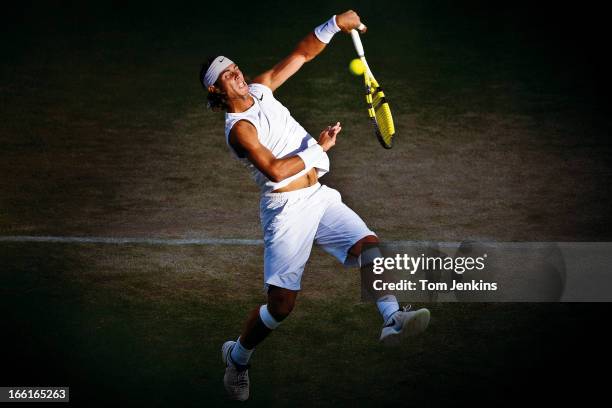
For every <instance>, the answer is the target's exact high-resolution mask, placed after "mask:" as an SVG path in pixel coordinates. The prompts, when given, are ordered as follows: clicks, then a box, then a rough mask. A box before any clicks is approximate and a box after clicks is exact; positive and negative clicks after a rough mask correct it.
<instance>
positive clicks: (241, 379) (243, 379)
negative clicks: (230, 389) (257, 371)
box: [236, 369, 249, 387]
mask: <svg viewBox="0 0 612 408" xmlns="http://www.w3.org/2000/svg"><path fill="white" fill-rule="evenodd" d="M236 382H237V383H238V387H248V385H249V372H248V370H246V369H245V370H242V371H238V378H237V381H236Z"/></svg>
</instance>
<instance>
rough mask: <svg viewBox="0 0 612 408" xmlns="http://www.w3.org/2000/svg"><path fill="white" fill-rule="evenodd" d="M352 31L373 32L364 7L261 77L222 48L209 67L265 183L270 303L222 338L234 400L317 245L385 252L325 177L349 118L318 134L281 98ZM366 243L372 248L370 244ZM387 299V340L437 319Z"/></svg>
mask: <svg viewBox="0 0 612 408" xmlns="http://www.w3.org/2000/svg"><path fill="white" fill-rule="evenodd" d="M351 29H359V30H360V31H361V32H365V31H366V27H365V26H364V25H363V24H362V23H361V21H360V18H359V16H358V15H357V13H355V12H354V11H352V10H349V11H347V12H345V13H342V14H339V15H334V16H333V17H332V18H330V19H329V20H328V21H326V22H325V23H323V24H321V25H320V26H318V27H316V28H315V29H314V31H312V32H310V33H308V35H307V36H306V37H305V38H304V39H303V40H302V41H300V42H299V43H298V45H297V47H296V48H295V49H294V50H293V52H291V54H289V56H287V57H286V58H284V59H282V60H281V61H280V62H279V63H278V64H276V65H275V66H274V67H273V68H272V69H270V70H268V71H266V72H264V73H262V74H261V75H259V76H257V77H255V78H254V79H253V82H252V83H251V84H247V83H246V82H245V78H244V76H243V74H242V72H241V71H240V68H239V67H238V65H236V63H234V62H233V61H232V60H230V59H229V58H228V57H226V56H222V55H220V56H216V57H214V58H211V59H209V60H208V62H207V63H206V64H205V65H204V66H203V67H202V71H201V73H200V78H201V81H202V84H203V86H204V87H205V89H206V90H207V91H208V103H209V107H210V108H212V109H214V110H222V111H225V137H226V142H227V145H228V146H229V150H230V151H231V152H232V153H233V155H234V156H235V157H236V158H237V159H238V160H240V161H242V162H243V163H244V164H245V165H246V166H247V167H248V168H249V170H250V171H251V173H252V176H253V178H254V179H255V182H256V183H257V185H258V186H259V187H260V189H261V202H260V218H261V225H262V228H263V232H264V244H265V249H264V286H265V288H266V290H267V295H268V301H267V303H266V304H264V305H261V306H257V307H256V308H255V309H253V310H252V311H251V313H250V314H249V316H248V318H247V320H246V323H245V325H244V329H243V331H242V333H241V334H240V337H238V339H237V340H236V341H227V342H226V343H225V344H223V346H222V350H221V352H222V359H223V362H224V364H225V367H226V368H225V376H224V385H225V388H226V390H227V392H228V394H229V397H230V398H232V399H237V400H246V399H247V398H248V397H249V374H248V368H249V364H248V363H249V358H250V357H251V354H252V353H253V351H254V349H255V347H256V346H257V345H258V344H259V343H260V342H261V341H262V340H264V339H265V338H266V336H267V335H268V334H270V332H271V331H272V330H274V329H276V328H277V327H278V326H279V325H280V324H281V322H282V321H283V320H284V319H285V318H286V317H287V316H289V314H290V313H291V310H292V309H293V306H294V304H295V300H296V297H297V294H298V292H299V291H300V282H301V278H302V273H303V271H304V265H305V264H306V261H307V260H308V257H309V256H310V251H311V248H312V245H313V243H317V244H318V245H320V246H322V247H323V249H324V250H325V251H326V252H328V253H330V254H331V255H333V256H335V257H336V258H337V259H338V260H339V261H340V262H342V263H343V264H345V265H347V266H359V265H361V266H367V265H372V264H373V262H374V259H375V258H377V257H379V256H381V253H380V250H379V249H378V247H377V244H378V242H379V241H378V238H377V236H376V234H375V233H374V232H372V231H371V230H370V229H369V228H368V227H367V226H366V224H365V223H364V222H363V220H362V219H361V218H360V217H359V216H358V215H357V214H356V213H355V212H354V211H352V210H351V209H350V208H349V207H347V206H346V205H345V204H344V203H343V202H342V199H341V196H340V193H338V191H336V190H334V189H332V188H329V187H327V186H325V185H322V184H320V183H319V178H321V177H322V176H323V175H324V174H326V173H327V172H329V157H328V156H327V151H329V149H331V148H332V147H334V146H335V144H336V140H337V137H338V134H339V133H340V132H341V130H342V127H341V124H340V123H336V124H335V125H332V126H328V127H326V128H325V129H323V131H322V132H321V133H320V135H319V138H318V140H315V139H314V138H313V137H312V136H311V135H310V134H309V133H308V132H307V131H306V130H305V129H304V128H303V127H302V126H300V124H299V123H298V122H297V121H296V120H295V119H294V118H293V117H292V116H291V114H290V113H289V110H287V108H286V107H285V106H283V105H282V104H281V103H280V102H279V101H278V100H277V99H276V98H275V97H274V91H275V90H276V89H277V88H278V87H279V86H281V85H282V84H283V83H284V82H285V81H287V80H288V79H289V78H290V77H291V76H292V75H293V74H295V73H296V72H297V71H298V70H299V69H300V68H301V67H302V65H304V64H305V63H306V62H308V61H311V60H312V59H313V58H315V57H316V56H317V55H319V54H320V53H321V51H323V49H324V48H325V47H326V45H327V44H328V43H329V42H330V40H331V39H332V37H333V36H334V35H335V34H336V33H338V32H340V31H343V32H345V33H349V32H350V30H351ZM364 244H368V245H367V249H366V250H364V251H362V248H363V247H364ZM377 306H378V310H379V311H380V313H381V315H382V318H383V322H384V323H383V329H382V333H381V335H380V340H381V341H383V342H394V341H397V340H398V339H399V338H402V337H404V336H409V335H414V334H418V333H420V332H422V331H423V330H425V329H426V327H427V325H428V323H429V311H428V310H427V309H419V310H416V311H405V310H400V307H399V305H398V302H397V300H396V298H395V297H394V296H392V295H385V296H382V297H381V298H379V299H378V301H377Z"/></svg>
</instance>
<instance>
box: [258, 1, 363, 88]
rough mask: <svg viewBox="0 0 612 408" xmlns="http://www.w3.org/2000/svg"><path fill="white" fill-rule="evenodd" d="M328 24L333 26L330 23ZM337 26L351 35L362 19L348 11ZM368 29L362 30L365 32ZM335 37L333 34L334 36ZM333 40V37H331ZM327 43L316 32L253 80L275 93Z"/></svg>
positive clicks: (341, 16)
mask: <svg viewBox="0 0 612 408" xmlns="http://www.w3.org/2000/svg"><path fill="white" fill-rule="evenodd" d="M328 24H331V23H330V22H328ZM336 24H337V26H338V28H339V29H340V30H341V31H344V32H345V33H350V32H351V30H352V29H354V28H358V27H359V26H361V19H360V18H359V16H358V15H357V13H356V12H354V11H353V10H348V11H346V12H344V13H342V14H339V15H337V16H336ZM365 30H366V28H365V26H364V28H363V29H362V32H365ZM332 35H333V34H332ZM330 39H331V37H330ZM326 45H327V43H325V42H323V41H322V40H320V39H319V37H317V35H316V34H315V33H314V31H312V32H310V33H308V35H307V36H306V37H305V38H304V39H303V40H302V41H300V42H299V43H298V45H297V47H295V49H294V50H293V51H292V52H291V54H289V55H288V56H287V57H285V58H283V59H282V60H281V61H280V62H279V63H278V64H276V65H275V66H274V67H272V69H269V70H268V71H266V72H264V73H263V74H261V75H258V76H257V77H255V78H254V79H253V82H254V83H258V84H262V85H265V86H267V87H268V88H270V89H271V90H272V91H275V90H276V89H277V88H278V87H279V86H281V85H282V84H283V83H285V81H287V80H288V79H289V78H291V76H292V75H293V74H295V73H296V72H298V71H299V69H300V68H302V65H304V64H305V63H307V62H308V61H311V60H312V59H313V58H315V57H316V56H317V55H319V54H320V53H321V51H323V50H324V49H325V46H326Z"/></svg>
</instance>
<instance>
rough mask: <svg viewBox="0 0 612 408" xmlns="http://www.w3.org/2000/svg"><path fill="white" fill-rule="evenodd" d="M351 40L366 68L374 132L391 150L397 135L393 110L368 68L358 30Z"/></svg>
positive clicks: (366, 93) (368, 100)
mask: <svg viewBox="0 0 612 408" xmlns="http://www.w3.org/2000/svg"><path fill="white" fill-rule="evenodd" d="M351 38H352V39H353V45H355V51H357V56H359V59H360V60H361V62H362V63H363V66H364V67H365V71H364V73H363V79H364V81H365V97H366V103H367V104H368V115H369V116H370V119H371V120H372V124H373V125H374V132H375V133H376V137H377V138H378V141H379V142H380V144H381V145H382V146H383V147H384V148H385V149H390V148H391V147H393V136H394V135H395V125H394V124H393V116H392V115H391V109H390V108H389V104H388V103H387V99H386V98H385V94H384V92H383V89H382V87H381V86H380V84H379V83H378V82H377V81H376V79H375V78H374V75H373V74H372V71H371V70H370V67H369V66H368V62H367V61H366V59H365V53H364V51H363V44H362V43H361V38H360V37H359V32H358V31H357V30H351Z"/></svg>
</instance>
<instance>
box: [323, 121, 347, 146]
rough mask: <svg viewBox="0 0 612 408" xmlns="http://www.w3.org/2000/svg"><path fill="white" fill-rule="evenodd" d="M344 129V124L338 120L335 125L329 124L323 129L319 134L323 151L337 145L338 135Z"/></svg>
mask: <svg viewBox="0 0 612 408" xmlns="http://www.w3.org/2000/svg"><path fill="white" fill-rule="evenodd" d="M341 130H342V126H340V122H336V124H335V125H334V126H328V127H327V128H325V129H323V131H322V132H321V134H320V135H319V144H320V145H321V147H322V148H323V151H324V152H326V151H328V150H329V149H331V148H332V147H334V146H335V145H336V136H338V133H340V131H341Z"/></svg>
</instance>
